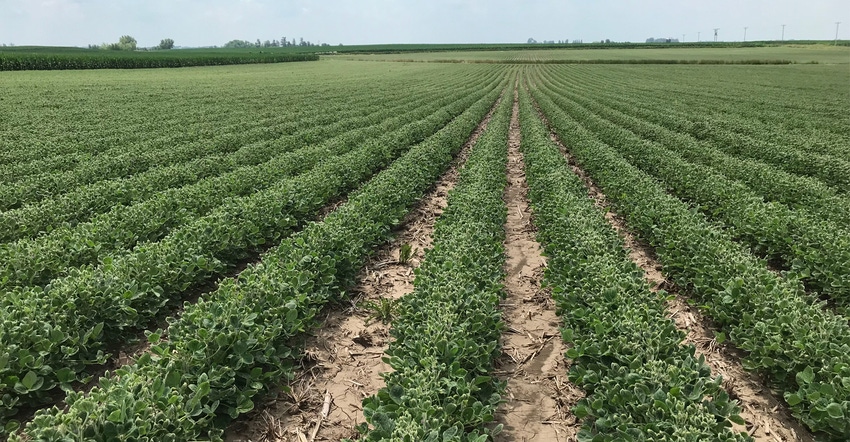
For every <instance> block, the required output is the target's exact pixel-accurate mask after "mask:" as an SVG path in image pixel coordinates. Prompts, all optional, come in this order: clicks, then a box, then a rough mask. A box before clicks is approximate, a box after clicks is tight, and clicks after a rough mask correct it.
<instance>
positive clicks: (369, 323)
mask: <svg viewBox="0 0 850 442" xmlns="http://www.w3.org/2000/svg"><path fill="white" fill-rule="evenodd" d="M496 105H498V101H497V103H496ZM496 105H494V106H493V108H492V109H491V111H490V113H488V114H487V116H486V117H485V118H484V120H482V122H481V123H480V124H479V126H478V127H477V128H476V130H475V132H473V134H472V136H471V137H470V138H469V140H468V141H467V142H466V144H465V145H464V146H463V148H462V149H461V151H460V153H459V154H458V156H457V158H455V160H454V162H453V163H452V166H451V167H450V168H449V170H448V171H447V172H446V173H444V174H443V176H442V177H440V179H439V181H437V183H436V184H435V186H434V187H433V188H432V189H431V190H429V192H428V193H427V194H426V195H425V196H424V197H423V198H422V199H421V200H420V201H419V203H417V205H416V206H415V207H414V208H413V209H412V210H411V211H410V212H409V213H408V215H407V216H406V217H405V219H404V220H403V221H402V223H401V226H400V227H399V228H398V229H397V230H396V232H395V239H394V240H393V241H391V242H390V243H388V244H386V245H384V246H382V247H381V248H379V249H378V250H377V252H376V253H375V254H374V255H373V256H372V257H371V258H370V259H369V261H368V262H367V263H366V265H365V266H364V268H363V270H362V271H361V273H360V275H358V279H357V280H358V285H357V286H356V287H355V288H354V289H353V290H352V291H351V293H352V298H351V302H350V305H349V306H332V307H329V308H328V309H327V310H326V311H325V313H324V314H325V316H326V317H325V320H324V321H323V322H322V326H321V327H320V328H318V329H317V330H316V331H315V334H314V335H311V336H310V337H308V339H307V342H306V346H305V358H304V360H303V361H302V365H303V370H300V373H299V375H298V378H297V379H295V380H294V381H293V382H291V383H290V387H289V388H290V390H291V391H290V392H284V391H281V392H279V393H278V394H277V396H276V397H272V398H271V399H270V400H268V401H267V402H266V403H264V404H262V406H261V407H258V411H256V412H252V413H249V414H248V415H247V416H245V417H244V418H242V419H239V420H237V421H236V422H235V423H234V424H233V425H231V427H230V429H229V430H228V432H227V434H226V437H225V440H227V441H231V442H237V441H239V442H247V441H253V442H262V441H268V442H277V441H286V442H288V441H293V442H300V441H301V440H302V439H301V437H302V436H303V437H305V439H303V440H305V441H308V440H311V439H310V437H311V435H312V432H313V431H314V430H315V428H316V424H317V422H318V421H319V416H320V415H321V414H322V412H323V408H325V404H326V402H328V403H329V404H330V406H329V407H328V415H327V417H324V418H323V419H322V424H321V428H320V429H319V431H318V432H317V433H316V434H317V435H316V439H315V440H317V441H325V440H327V441H338V440H340V439H343V438H354V439H356V438H357V437H358V436H359V433H358V432H357V430H356V427H357V426H358V425H360V424H362V423H364V422H365V419H364V417H363V409H362V405H361V404H362V401H363V398H365V397H367V396H371V395H373V394H375V393H377V391H378V390H379V389H380V388H381V387H383V386H384V380H383V378H381V376H380V374H381V373H383V372H388V371H390V370H391V368H390V366H389V365H387V364H386V363H384V362H383V360H382V357H383V356H384V351H385V350H386V349H387V346H388V345H389V343H390V335H389V327H390V325H389V324H388V323H384V322H382V321H381V320H380V319H377V318H374V317H373V316H374V313H375V310H374V309H373V308H369V307H368V305H370V304H371V305H373V306H374V305H380V304H381V303H382V302H384V303H387V302H391V303H394V302H395V301H397V300H398V299H399V298H401V297H402V296H404V295H406V294H408V293H411V292H412V291H413V279H414V269H415V268H417V267H418V266H419V264H420V263H421V260H422V259H423V258H424V255H425V250H426V249H428V248H430V247H431V244H432V234H433V231H434V223H435V222H436V220H437V218H438V217H439V216H440V215H441V214H442V213H443V210H444V209H445V207H446V205H447V196H448V193H449V191H450V190H451V189H452V188H453V187H454V186H455V183H456V182H457V178H458V173H459V170H460V168H461V167H463V164H464V163H465V162H466V159H467V157H468V156H469V152H470V149H471V148H472V147H473V146H474V144H475V142H476V141H477V140H478V137H479V136H480V135H481V133H482V132H483V131H484V129H485V128H486V127H487V124H488V123H489V121H490V118H491V116H492V114H493V111H494V110H495V109H496ZM407 246H409V247H410V255H411V256H410V258H409V259H408V260H407V261H406V262H401V261H402V260H401V259H400V257H401V254H402V248H406V247H407Z"/></svg>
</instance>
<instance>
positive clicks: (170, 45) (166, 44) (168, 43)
mask: <svg viewBox="0 0 850 442" xmlns="http://www.w3.org/2000/svg"><path fill="white" fill-rule="evenodd" d="M158 47H159V49H174V40H172V39H170V38H163V39H162V41H160V42H159V46H158Z"/></svg>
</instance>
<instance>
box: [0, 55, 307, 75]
mask: <svg viewBox="0 0 850 442" xmlns="http://www.w3.org/2000/svg"><path fill="white" fill-rule="evenodd" d="M178 55H182V56H178ZM318 59H319V56H318V55H316V54H295V53H286V54H283V53H267V54H263V53H254V52H246V53H244V54H237V53H232V52H227V53H222V54H215V55H213V54H203V55H199V54H188V53H186V54H177V55H175V54H168V56H161V55H160V54H158V53H152V54H150V55H148V54H136V53H129V54H127V55H123V56H120V55H113V54H97V53H85V54H82V53H81V54H75V55H64V54H36V53H33V54H26V53H23V54H16V53H8V54H2V55H0V71H33V70H41V71H49V70H68V69H149V68H181V67H189V66H222V65H231V64H254V63H285V62H294V61H316V60H318Z"/></svg>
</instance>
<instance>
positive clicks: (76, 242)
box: [0, 98, 462, 288]
mask: <svg viewBox="0 0 850 442" xmlns="http://www.w3.org/2000/svg"><path fill="white" fill-rule="evenodd" d="M458 101H462V99H458V100H454V99H453V98H447V99H444V100H439V101H433V103H432V104H430V105H428V106H421V107H419V108H414V109H415V110H413V111H411V112H407V113H402V114H401V115H399V116H395V117H390V115H391V114H388V113H380V114H377V115H374V116H372V118H371V121H368V124H366V125H365V126H364V127H361V128H360V129H355V130H350V131H348V132H344V133H342V134H340V135H338V136H336V137H334V138H331V139H330V140H328V141H326V142H325V143H322V144H318V145H314V146H307V147H304V148H301V149H296V150H295V151H293V152H284V153H282V154H280V155H277V156H276V157H274V158H273V159H271V160H270V161H268V162H265V163H262V164H260V165H257V166H252V167H243V168H240V169H237V170H236V171H234V172H231V173H227V174H224V175H222V176H219V177H214V178H211V179H208V180H203V181H201V182H199V183H196V184H194V185H190V186H186V187H183V188H179V189H171V190H168V191H165V192H163V193H162V194H160V195H158V196H157V197H155V198H152V199H150V200H148V201H146V202H144V203H141V204H137V205H132V206H120V207H116V208H114V209H113V210H112V211H110V212H109V213H107V214H105V215H103V216H100V217H97V218H96V219H94V220H93V221H92V222H90V223H84V224H81V225H78V226H76V227H73V228H60V229H57V230H54V231H53V232H51V233H50V234H48V235H44V236H41V237H38V238H35V239H33V240H21V241H18V242H16V243H13V244H9V245H0V257H2V258H3V259H2V264H0V288H8V287H14V286H41V285H44V284H46V283H47V282H49V281H50V280H51V279H53V278H55V277H57V276H59V275H60V274H62V273H67V272H68V269H69V268H73V267H77V266H81V265H84V264H89V263H95V262H97V260H98V259H99V258H103V257H105V256H109V255H111V254H114V253H120V252H121V251H122V250H124V249H129V248H131V247H133V246H134V245H136V244H137V243H144V242H146V241H158V240H159V239H161V238H162V237H164V236H165V235H167V234H168V233H169V232H170V231H172V230H175V229H178V228H179V227H180V226H183V225H186V224H188V223H191V222H193V221H195V220H196V219H197V218H199V217H202V216H204V215H206V214H207V213H209V212H210V211H211V210H214V209H215V208H217V207H219V206H221V205H222V204H225V203H227V202H228V201H229V200H232V199H233V198H238V197H244V196H246V195H250V194H252V193H255V192H257V191H261V190H263V189H267V188H269V187H271V186H273V185H275V184H277V183H278V182H280V181H281V180H283V179H285V178H289V177H292V176H294V175H297V174H300V173H304V172H305V171H307V170H309V169H310V168H312V167H314V166H315V165H316V164H318V163H320V162H322V161H325V160H327V159H328V158H332V157H336V156H339V155H342V154H345V153H347V152H349V151H350V150H352V149H354V148H355V147H356V146H358V145H359V144H361V143H364V142H367V141H368V140H373V139H374V138H378V137H380V136H383V138H378V142H382V141H384V140H389V139H392V136H393V134H394V132H396V131H398V132H403V131H404V130H406V129H407V128H409V127H413V126H415V125H417V124H419V121H421V120H425V119H426V118H427V117H431V119H432V120H433V119H435V118H439V117H440V114H439V113H438V112H437V111H439V110H440V109H442V108H446V109H447V110H450V109H451V106H452V104H454V105H455V106H457V105H458V104H457V102H458ZM452 102H455V103H452ZM384 119H386V120H385V121H381V120H384ZM346 126H347V125H346ZM345 129H348V127H345ZM345 129H340V130H345Z"/></svg>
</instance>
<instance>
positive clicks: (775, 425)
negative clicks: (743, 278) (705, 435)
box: [535, 103, 814, 442]
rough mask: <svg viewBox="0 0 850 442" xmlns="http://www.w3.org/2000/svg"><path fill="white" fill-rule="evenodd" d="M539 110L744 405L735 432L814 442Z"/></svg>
mask: <svg viewBox="0 0 850 442" xmlns="http://www.w3.org/2000/svg"><path fill="white" fill-rule="evenodd" d="M535 107H536V103H535ZM537 111H538V113H539V114H540V116H541V118H542V119H543V121H544V123H545V124H546V126H547V127H549V128H550V139H551V140H552V141H553V142H555V143H556V144H557V145H558V147H559V148H560V149H561V153H563V154H564V156H565V157H566V158H567V160H568V161H569V164H570V167H571V168H572V170H573V172H574V173H575V174H576V175H578V176H579V177H580V178H581V179H582V181H584V183H585V186H586V187H587V189H588V195H589V196H590V197H591V198H593V200H594V201H595V203H596V205H597V207H600V208H603V209H605V210H606V213H605V218H606V219H607V220H608V222H609V223H610V224H611V226H612V227H613V228H614V229H615V230H617V232H618V233H619V234H620V236H621V237H622V238H623V240H624V242H625V246H626V248H627V249H628V251H629V257H630V258H631V259H632V261H634V262H635V263H636V264H637V265H638V266H639V267H640V268H641V269H643V271H644V277H645V278H646V280H647V281H648V282H649V283H650V285H651V287H652V290H653V291H658V290H662V289H663V290H665V291H666V292H668V293H670V294H671V295H675V299H673V300H671V301H669V302H668V303H667V306H666V307H667V312H668V316H669V317H670V318H672V319H673V320H674V322H675V323H676V327H677V328H678V329H680V330H682V331H684V332H685V333H686V334H687V336H686V338H685V341H684V343H690V344H693V345H694V346H695V347H696V354H697V355H698V356H699V355H703V356H705V360H706V364H708V366H709V367H710V368H711V372H712V374H713V375H714V376H717V375H721V376H723V387H724V388H725V390H726V391H727V393H729V396H730V397H731V398H732V399H735V400H737V401H738V402H739V404H740V406H741V417H742V418H743V419H744V420H745V421H746V425H745V426H742V425H737V424H736V425H734V428H735V430H737V431H746V432H747V433H748V434H749V435H750V436H752V437H753V439H755V440H756V441H757V442H762V441H765V442H766V441H771V442H776V441H780V442H782V441H806V442H808V441H814V437H813V436H812V435H811V433H810V432H809V431H808V430H806V429H805V428H803V427H802V426H801V425H800V424H799V422H797V420H796V419H794V418H793V417H792V416H791V412H790V411H789V410H788V408H787V407H786V406H785V405H784V403H783V402H782V401H781V400H779V399H778V397H777V395H776V394H774V392H772V391H770V389H768V388H767V387H766V386H765V383H764V382H762V381H761V380H760V379H759V378H758V376H757V375H756V374H753V373H751V372H747V371H746V370H744V368H743V366H742V365H741V358H742V357H743V354H742V353H741V352H740V351H739V350H737V349H734V348H732V347H729V346H727V345H720V344H718V343H717V341H716V340H715V338H714V337H715V333H716V332H717V331H718V330H717V328H716V327H714V326H713V324H712V323H711V321H710V320H709V319H708V318H706V317H705V316H703V315H702V313H701V312H700V311H699V310H698V309H696V308H694V307H693V306H691V305H690V304H688V302H687V299H686V298H685V297H683V296H682V295H681V294H680V292H679V289H678V287H676V285H675V284H674V283H673V282H671V281H670V280H668V279H667V278H666V277H665V276H664V274H663V273H662V268H663V267H662V265H661V263H660V262H659V261H658V259H657V258H656V256H655V252H654V250H653V248H652V247H651V246H649V245H647V244H645V243H643V242H642V241H640V240H638V239H637V238H636V237H635V235H634V234H632V233H631V232H630V231H629V230H628V228H627V227H626V223H625V221H624V220H623V219H622V218H621V217H620V216H618V215H617V214H616V213H615V212H613V211H612V210H611V209H610V205H609V204H608V201H607V200H606V198H605V195H604V194H603V193H602V191H601V190H600V189H599V187H598V186H596V184H595V183H594V182H593V180H592V179H591V178H590V177H589V176H588V175H587V174H586V173H585V172H584V171H583V170H582V169H581V168H579V167H578V164H577V163H576V161H575V158H573V157H572V155H570V153H569V151H568V150H567V148H566V147H565V146H564V144H563V143H562V142H561V140H560V139H559V138H558V136H557V134H555V132H554V131H552V130H551V125H550V124H549V122H548V121H547V120H546V118H545V116H544V115H543V114H542V113H541V112H540V109H539V108H537Z"/></svg>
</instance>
